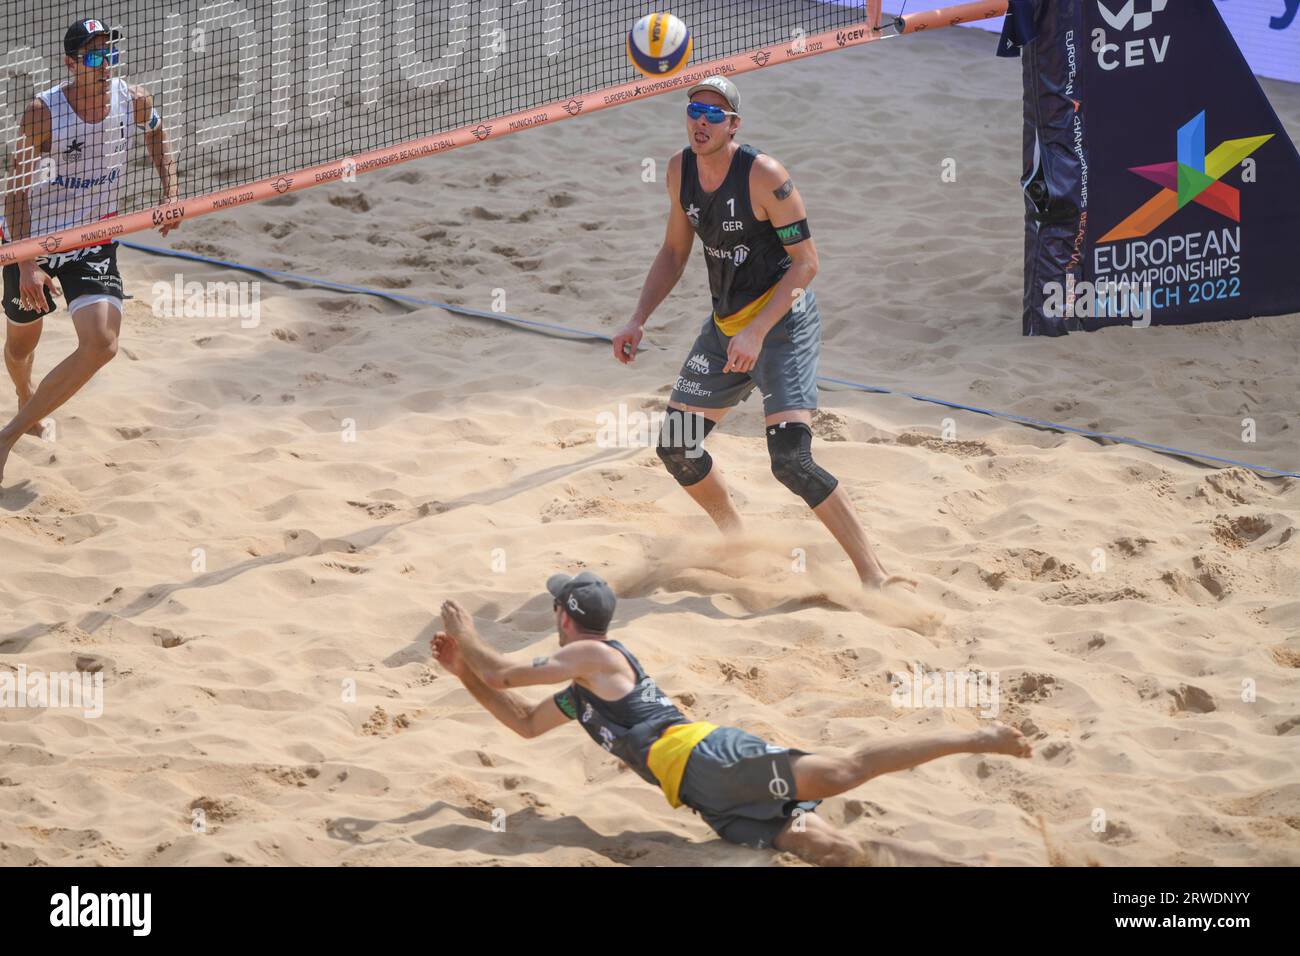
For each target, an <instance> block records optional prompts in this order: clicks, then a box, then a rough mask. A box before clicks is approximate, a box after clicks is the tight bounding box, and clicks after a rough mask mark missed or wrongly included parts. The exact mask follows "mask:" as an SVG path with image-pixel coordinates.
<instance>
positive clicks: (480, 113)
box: [0, 0, 866, 241]
mask: <svg viewBox="0 0 1300 956" xmlns="http://www.w3.org/2000/svg"><path fill="white" fill-rule="evenodd" d="M87 6H88V5H87V4H86V3H85V2H84V0H6V2H5V3H4V6H3V9H2V11H0V44H2V46H0V151H3V162H4V166H5V169H6V170H7V172H8V173H9V175H8V176H7V177H6V180H5V191H6V196H5V198H6V204H5V209H6V211H7V212H8V213H9V216H10V218H11V219H16V218H17V217H16V216H15V209H14V206H13V204H12V198H13V194H14V193H15V192H17V191H22V192H23V194H24V196H30V197H32V203H33V204H34V205H37V206H39V207H40V208H39V209H34V210H33V215H32V216H31V217H30V218H31V221H30V223H29V225H28V227H27V228H22V227H21V226H20V227H18V228H15V224H16V223H15V222H9V223H7V225H8V227H9V228H8V235H7V238H8V239H9V241H13V240H15V239H18V238H24V237H28V238H36V237H40V236H41V235H43V234H46V233H49V232H52V231H55V230H56V229H58V228H68V227H71V226H74V225H84V224H85V223H86V222H87V221H89V220H97V219H101V218H104V217H105V216H110V215H118V216H120V215H124V214H127V213H131V212H137V211H140V210H145V209H149V208H150V207H153V206H155V205H157V204H159V203H161V202H164V201H165V199H166V198H168V197H165V196H164V195H163V191H162V188H161V186H160V181H159V176H158V175H157V174H156V173H155V172H154V169H153V165H154V163H153V160H152V158H151V157H150V155H149V150H148V149H147V147H146V142H147V139H146V134H145V132H144V131H143V130H141V129H139V128H136V127H135V124H134V122H130V121H126V120H123V119H120V118H119V117H120V114H118V113H113V112H110V118H109V119H108V120H107V121H106V122H105V123H103V124H101V127H102V128H101V129H99V130H98V131H92V133H94V135H91V136H89V137H87V136H79V135H76V134H77V132H78V130H81V131H83V132H84V131H85V128H84V127H78V126H76V120H77V119H79V118H80V117H79V115H77V111H76V110H75V109H74V110H72V114H73V115H69V113H68V110H67V108H66V107H67V106H68V103H67V99H66V97H64V99H63V100H62V101H60V100H59V96H60V94H54V99H53V101H52V104H51V106H50V107H49V109H50V110H51V111H52V112H53V113H54V114H55V117H54V123H55V126H56V127H58V128H61V129H63V130H64V132H65V135H64V136H62V137H61V138H60V137H59V133H58V129H57V128H56V130H55V137H54V138H55V139H56V140H57V142H51V143H48V144H46V149H45V151H44V152H43V154H42V155H41V156H39V157H36V159H38V160H39V162H38V163H36V164H35V165H34V166H33V167H31V168H30V169H28V170H27V173H26V175H25V177H24V176H19V175H18V173H19V172H20V171H21V170H20V166H21V165H22V164H21V163H20V162H19V160H20V157H18V156H17V155H16V144H17V143H18V142H19V131H20V120H21V117H22V115H23V113H24V111H25V110H26V109H27V108H28V106H29V105H30V104H31V103H32V101H33V99H34V98H35V97H36V96H37V95H38V94H40V93H42V92H44V91H48V90H51V89H53V88H55V87H58V86H60V85H66V84H67V83H68V82H69V81H70V77H71V74H70V72H69V68H68V66H67V65H66V62H65V59H64V54H63V39H64V33H65V31H66V30H67V29H68V27H69V26H70V25H71V24H73V23H74V22H76V21H78V20H80V19H82V18H85V17H96V18H99V19H100V20H102V21H103V23H104V24H105V25H106V26H108V27H110V28H116V29H118V30H120V31H121V34H122V38H121V39H120V40H118V41H116V43H115V44H113V45H114V46H116V47H117V53H118V57H119V59H118V62H117V63H116V64H111V63H109V64H107V65H106V66H105V67H103V68H102V71H103V72H106V73H107V75H108V76H109V77H110V78H116V79H120V80H122V81H124V82H125V84H129V85H130V87H133V88H136V89H140V88H142V89H144V90H147V91H148V92H149V94H150V95H151V96H152V97H153V99H154V103H155V105H156V108H157V112H158V114H159V116H160V118H161V121H162V124H163V128H164V129H165V131H166V136H167V139H168V142H169V146H170V152H171V154H172V156H173V157H174V159H175V161H176V195H175V196H174V197H172V198H174V199H179V200H186V199H190V198H193V197H198V196H204V195H207V194H210V193H213V192H215V191H218V190H221V189H227V188H231V187H236V186H239V185H241V184H245V183H252V182H255V181H258V180H263V179H267V178H272V177H276V176H279V175H283V174H286V173H292V172H294V171H296V170H301V169H304V168H309V167H312V166H316V165H319V164H322V163H326V162H331V161H337V160H344V159H346V158H348V157H350V156H354V155H357V154H360V153H364V152H366V151H368V150H374V149H379V148H384V147H390V146H394V145H398V144H402V143H405V142H408V141H411V140H414V139H417V138H420V137H427V136H431V135H436V134H438V133H440V132H443V131H447V130H453V129H459V128H463V127H467V126H472V125H474V124H478V123H481V122H484V121H490V120H492V119H494V118H496V117H501V116H506V115H510V114H513V113H516V112H521V111H526V110H530V109H533V108H534V107H538V106H542V105H544V104H548V103H555V102H563V101H565V100H566V98H569V97H573V96H578V95H582V94H589V93H593V92H596V91H599V90H602V89H605V88H608V87H612V86H617V85H620V84H624V83H628V82H630V81H634V80H635V79H636V78H637V77H638V74H637V73H636V72H635V70H634V69H633V67H632V66H631V64H630V63H629V62H628V59H627V56H626V51H625V38H626V35H627V31H628V30H629V29H630V28H631V26H632V25H633V24H634V23H635V22H636V20H637V19H638V18H640V17H642V16H644V15H646V14H648V13H653V12H656V9H657V5H656V3H655V2H654V0H649V2H646V0H580V2H579V0H480V2H456V0H434V2H428V0H425V2H414V0H218V2H201V0H175V2H159V0H117V2H113V0H108V2H104V3H101V4H100V5H99V6H98V7H97V8H94V9H87ZM672 12H673V13H674V14H676V15H677V16H679V17H681V18H682V19H683V20H684V21H685V22H686V23H687V25H688V26H689V27H690V29H691V32H692V35H693V37H694V53H693V56H692V62H693V63H695V64H701V63H707V62H709V61H713V60H717V59H720V58H724V57H728V56H732V55H736V54H740V53H745V52H748V51H752V50H757V49H759V48H762V47H764V46H768V45H774V44H789V43H791V42H794V41H797V40H798V38H799V36H800V35H801V34H802V35H806V36H812V35H815V34H818V33H823V32H826V31H832V30H838V29H841V28H847V27H852V26H854V25H861V24H862V23H863V21H864V20H865V18H866V8H865V0H854V2H815V0H740V2H735V0H733V2H724V0H676V2H675V3H674V4H672ZM96 45H99V46H103V45H104V43H103V40H102V39H101V40H99V41H95V40H92V41H91V42H90V44H89V46H88V47H86V49H92V50H93V49H94V48H95V47H96ZM112 86H113V83H112V82H111V80H110V82H109V83H108V88H109V89H111V87H112ZM118 89H119V91H122V96H123V102H122V103H121V104H119V105H118V108H120V109H122V110H131V109H132V105H131V103H130V102H129V101H127V100H126V97H127V95H128V94H127V93H126V92H125V87H118ZM106 95H107V94H106ZM78 102H80V101H78ZM101 109H102V107H101ZM140 118H141V117H139V116H134V115H133V116H131V117H130V120H138V119H140ZM38 194H39V195H38ZM91 194H93V196H92V195H91Z"/></svg>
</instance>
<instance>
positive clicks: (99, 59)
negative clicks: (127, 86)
mask: <svg viewBox="0 0 1300 956" xmlns="http://www.w3.org/2000/svg"><path fill="white" fill-rule="evenodd" d="M117 58H118V52H117V50H87V51H86V52H85V53H83V54H81V62H82V63H84V64H85V65H86V66H89V67H91V68H94V67H99V66H103V65H104V64H105V63H107V64H108V65H109V66H117Z"/></svg>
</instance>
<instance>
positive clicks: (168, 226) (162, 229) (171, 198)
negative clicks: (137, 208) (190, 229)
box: [158, 195, 181, 236]
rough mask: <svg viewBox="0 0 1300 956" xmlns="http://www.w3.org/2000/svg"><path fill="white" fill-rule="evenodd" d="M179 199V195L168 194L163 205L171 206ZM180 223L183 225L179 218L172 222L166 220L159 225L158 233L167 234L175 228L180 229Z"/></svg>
mask: <svg viewBox="0 0 1300 956" xmlns="http://www.w3.org/2000/svg"><path fill="white" fill-rule="evenodd" d="M179 199H180V197H179V196H177V195H168V196H167V197H166V198H165V199H163V205H164V206H171V205H173V204H174V203H176V202H177V201H178V200H179ZM180 225H181V221H180V220H179V219H174V220H172V221H171V222H165V223H163V224H162V225H161V226H159V227H158V235H160V236H165V235H167V233H169V232H171V231H172V230H173V229H179V228H180Z"/></svg>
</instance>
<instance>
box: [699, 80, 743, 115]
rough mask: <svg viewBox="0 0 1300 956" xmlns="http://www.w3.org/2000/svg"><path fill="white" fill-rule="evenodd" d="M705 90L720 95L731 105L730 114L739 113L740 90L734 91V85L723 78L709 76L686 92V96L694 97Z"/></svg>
mask: <svg viewBox="0 0 1300 956" xmlns="http://www.w3.org/2000/svg"><path fill="white" fill-rule="evenodd" d="M706 90H707V91H708V92H710V93H721V94H722V98H723V99H724V100H726V101H727V102H728V103H730V104H731V110H732V112H734V113H739V112H740V90H738V89H736V84H735V83H732V82H731V80H729V79H727V78H726V77H725V76H711V77H709V78H708V79H707V80H701V81H700V82H699V83H696V84H695V85H694V86H692V87H691V88H690V89H689V90H687V92H686V95H687V96H694V95H695V94H696V93H703V92H705V91H706Z"/></svg>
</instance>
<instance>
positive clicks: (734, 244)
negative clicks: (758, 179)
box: [680, 146, 792, 335]
mask: <svg viewBox="0 0 1300 956" xmlns="http://www.w3.org/2000/svg"><path fill="white" fill-rule="evenodd" d="M761 155H762V152H761V151H760V150H757V149H755V148H754V147H753V146H742V147H740V149H738V150H736V154H735V155H734V156H733V157H732V158H731V168H730V169H729V170H728V171H727V178H726V179H724V180H723V181H722V185H721V186H719V187H718V188H717V189H716V190H714V191H713V192H711V193H706V192H705V191H704V188H703V187H702V186H701V185H700V174H699V164H698V163H697V161H696V157H695V152H694V150H692V149H691V148H690V147H687V148H686V149H685V150H683V151H682V183H681V189H680V193H681V195H680V201H681V204H682V210H683V211H684V212H685V213H686V218H687V219H688V220H690V223H691V226H692V227H693V228H694V229H695V234H696V235H698V236H699V237H700V241H701V242H702V243H703V244H704V256H705V262H706V264H707V265H708V269H709V289H710V291H711V292H712V293H713V317H714V320H715V321H716V322H717V323H718V325H719V327H720V328H722V330H723V331H724V332H726V334H728V335H734V334H735V333H736V332H738V331H740V329H741V328H743V327H744V325H745V324H747V323H748V321H749V319H752V318H753V317H754V316H755V315H757V314H758V311H760V308H761V307H760V308H754V309H753V314H752V315H744V314H743V313H745V311H746V309H747V307H753V306H755V304H756V303H758V302H759V301H760V300H764V302H765V299H764V297H765V296H766V295H767V294H768V293H769V292H771V290H772V289H773V288H774V287H775V286H776V284H777V283H778V282H780V281H781V277H782V276H783V275H785V273H786V271H787V270H788V269H789V268H790V265H791V261H792V260H791V259H790V254H789V253H788V252H787V251H786V248H785V246H784V245H782V243H781V239H780V237H778V236H777V234H776V229H775V228H774V227H773V226H772V223H771V222H768V221H760V220H759V219H757V218H755V216H754V207H753V205H752V204H751V202H750V195H749V174H750V170H752V169H753V168H754V161H755V160H756V159H758V157H759V156H761ZM729 319H730V320H731V321H728V320H729Z"/></svg>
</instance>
